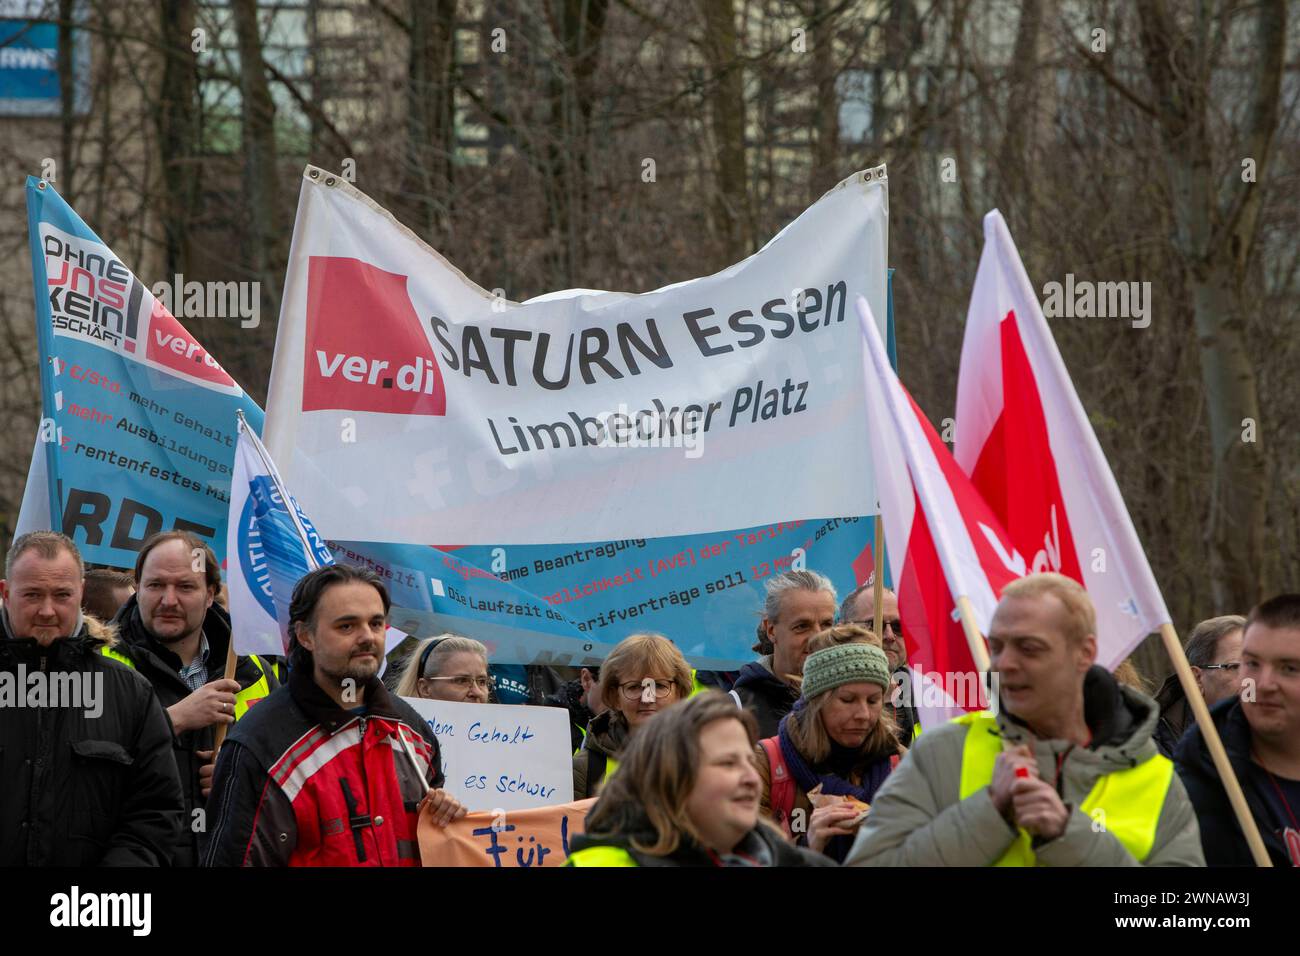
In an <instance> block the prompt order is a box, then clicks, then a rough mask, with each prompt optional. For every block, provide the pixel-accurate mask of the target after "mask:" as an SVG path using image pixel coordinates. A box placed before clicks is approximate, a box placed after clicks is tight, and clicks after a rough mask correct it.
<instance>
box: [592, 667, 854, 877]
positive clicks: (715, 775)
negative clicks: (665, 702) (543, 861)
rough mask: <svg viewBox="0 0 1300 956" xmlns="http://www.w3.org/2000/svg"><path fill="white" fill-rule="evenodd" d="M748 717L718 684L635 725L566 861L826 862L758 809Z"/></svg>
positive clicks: (751, 723) (613, 863)
mask: <svg viewBox="0 0 1300 956" xmlns="http://www.w3.org/2000/svg"><path fill="white" fill-rule="evenodd" d="M757 736H758V734H757V729H756V725H755V722H754V717H753V715H752V714H750V713H749V712H748V711H744V710H738V709H737V708H736V704H735V702H734V701H733V700H732V699H731V698H730V697H728V696H727V695H725V694H721V693H719V692H718V691H712V690H711V691H704V692H703V693H699V694H696V695H695V696H694V697H692V698H691V699H690V700H688V701H686V702H685V703H683V704H682V705H681V706H680V707H673V708H672V709H671V710H669V711H668V713H666V714H664V715H662V716H661V717H658V718H656V719H655V720H653V721H652V722H651V723H650V724H649V725H647V726H646V727H645V728H644V729H642V730H640V731H638V732H637V735H636V739H634V740H633V741H632V743H631V744H630V745H629V746H628V748H627V750H626V751H625V759H624V762H623V766H622V769H620V770H619V772H618V774H617V775H615V776H614V777H613V778H611V779H610V781H609V783H608V784H607V785H606V787H605V789H604V792H603V793H602V794H601V796H600V799H599V800H598V801H597V802H596V805H595V806H594V807H592V808H591V812H590V813H588V814H587V821H586V832H585V833H583V834H582V835H579V836H576V837H574V838H573V843H572V846H571V849H570V852H569V858H568V860H567V865H568V866H765V867H766V866H831V865H832V864H831V861H830V860H828V859H827V858H826V857H824V856H821V855H820V854H817V853H812V852H810V851H808V850H805V849H801V848H799V847H795V846H791V845H790V844H789V843H787V842H786V841H785V840H784V839H782V837H781V833H780V831H779V830H777V828H776V827H774V826H772V825H771V824H770V823H768V822H767V821H765V820H763V819H762V818H761V817H760V815H759V811H758V800H759V779H758V774H757V773H755V772H754V760H753V753H754V751H753V748H754V741H755V739H756V738H757Z"/></svg>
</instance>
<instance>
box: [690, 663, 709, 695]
mask: <svg viewBox="0 0 1300 956" xmlns="http://www.w3.org/2000/svg"><path fill="white" fill-rule="evenodd" d="M699 673H700V672H699V671H697V670H696V669H695V668H694V667H692V668H691V692H690V694H689V695H687V696H689V697H694V696H695V695H696V694H698V693H700V692H701V691H706V690H709V689H710V688H708V687H705V686H704V685H703V684H701V683H700V677H699Z"/></svg>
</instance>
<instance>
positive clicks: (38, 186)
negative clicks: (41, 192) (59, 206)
mask: <svg viewBox="0 0 1300 956" xmlns="http://www.w3.org/2000/svg"><path fill="white" fill-rule="evenodd" d="M45 185H46V183H45V180H43V179H42V180H41V181H40V182H39V183H37V184H36V188H37V189H44V188H45Z"/></svg>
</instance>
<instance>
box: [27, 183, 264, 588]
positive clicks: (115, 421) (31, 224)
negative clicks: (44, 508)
mask: <svg viewBox="0 0 1300 956" xmlns="http://www.w3.org/2000/svg"><path fill="white" fill-rule="evenodd" d="M27 222H28V235H29V240H30V244H31V256H32V282H33V285H34V288H35V295H36V329H37V339H38V341H39V344H40V359H41V397H42V409H43V411H42V421H41V428H40V433H39V439H40V444H41V445H42V446H43V447H44V449H45V455H46V462H45V464H46V474H47V482H48V486H49V495H50V519H51V523H52V524H53V526H54V527H57V528H60V529H61V530H62V531H63V532H64V533H65V534H67V535H68V536H69V537H71V538H72V539H73V540H74V541H75V542H76V543H77V546H78V547H79V548H81V550H82V553H83V554H84V555H85V558H86V560H87V561H90V562H93V563H97V564H107V565H112V566H115V567H131V566H132V565H134V564H135V553H136V551H137V550H138V549H139V547H140V545H141V543H142V542H143V541H144V540H145V539H146V538H147V537H148V536H149V535H151V534H153V533H154V532H156V531H160V530H164V529H171V528H185V529H189V530H191V531H194V532H195V533H197V534H199V535H200V536H201V537H203V538H204V539H206V540H207V541H208V542H209V543H210V544H211V545H212V548H213V550H214V551H215V552H216V553H217V555H218V557H219V558H222V559H223V560H224V556H225V551H226V518H227V510H228V507H229V501H230V479H231V467H232V463H233V462H234V457H235V411H236V409H240V410H242V411H243V413H244V417H245V418H246V419H247V420H248V422H249V424H250V425H251V426H252V427H253V428H254V429H255V430H257V431H258V432H260V431H261V428H262V410H261V409H260V408H259V407H258V406H257V405H256V403H254V402H253V401H252V399H250V398H249V397H248V396H247V395H246V394H244V391H243V389H241V388H240V387H239V386H238V385H237V384H236V383H235V381H234V380H233V379H232V378H231V377H230V376H229V375H227V374H226V372H225V371H224V370H223V369H222V368H221V366H220V364H218V362H217V360H216V359H215V358H213V357H212V356H211V355H210V354H208V352H207V350H206V349H204V348H203V346H202V345H200V344H199V343H198V342H197V341H196V340H195V339H194V338H193V337H192V336H191V335H190V334H189V333H188V332H187V331H186V330H185V328H184V327H183V326H182V325H181V324H180V323H179V322H178V321H177V320H176V319H175V317H173V316H172V314H171V313H170V312H169V311H167V309H166V308H164V307H163V305H162V303H160V302H159V301H158V300H157V299H156V298H154V296H153V293H152V292H150V291H149V289H148V288H147V287H146V286H145V285H144V284H143V283H142V282H141V281H140V280H139V279H137V278H136V277H135V275H134V274H132V272H131V270H130V269H128V268H127V266H126V265H125V264H124V263H123V262H122V260H121V259H119V258H118V257H117V256H116V255H115V254H114V253H113V251H112V250H111V249H109V248H108V246H107V245H105V244H104V242H103V241H102V240H101V239H100V238H99V236H97V235H96V234H95V233H94V232H93V231H92V230H91V229H90V227H89V226H87V225H86V224H85V222H83V221H82V219H81V218H80V217H79V216H78V215H77V214H76V212H74V211H73V210H72V208H71V207H70V206H69V205H68V204H67V203H66V202H64V201H63V198H62V197H61V196H59V194H58V193H57V192H56V191H55V189H54V187H53V186H51V185H50V184H49V183H47V182H44V181H42V180H37V179H35V178H32V177H28V179H27Z"/></svg>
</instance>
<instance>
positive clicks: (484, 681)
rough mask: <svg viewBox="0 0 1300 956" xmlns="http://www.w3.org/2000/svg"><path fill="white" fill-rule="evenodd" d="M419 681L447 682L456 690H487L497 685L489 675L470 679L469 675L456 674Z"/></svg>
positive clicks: (422, 678) (423, 678)
mask: <svg viewBox="0 0 1300 956" xmlns="http://www.w3.org/2000/svg"><path fill="white" fill-rule="evenodd" d="M420 680H449V681H451V682H452V684H453V685H454V686H455V687H456V689H457V690H469V689H470V688H471V687H477V688H478V689H479V690H488V689H490V688H493V687H496V685H497V682H496V680H495V679H494V678H493V677H492V676H491V675H489V676H487V677H471V676H470V675H469V674H457V675H456V676H455V677H421V678H420Z"/></svg>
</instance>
